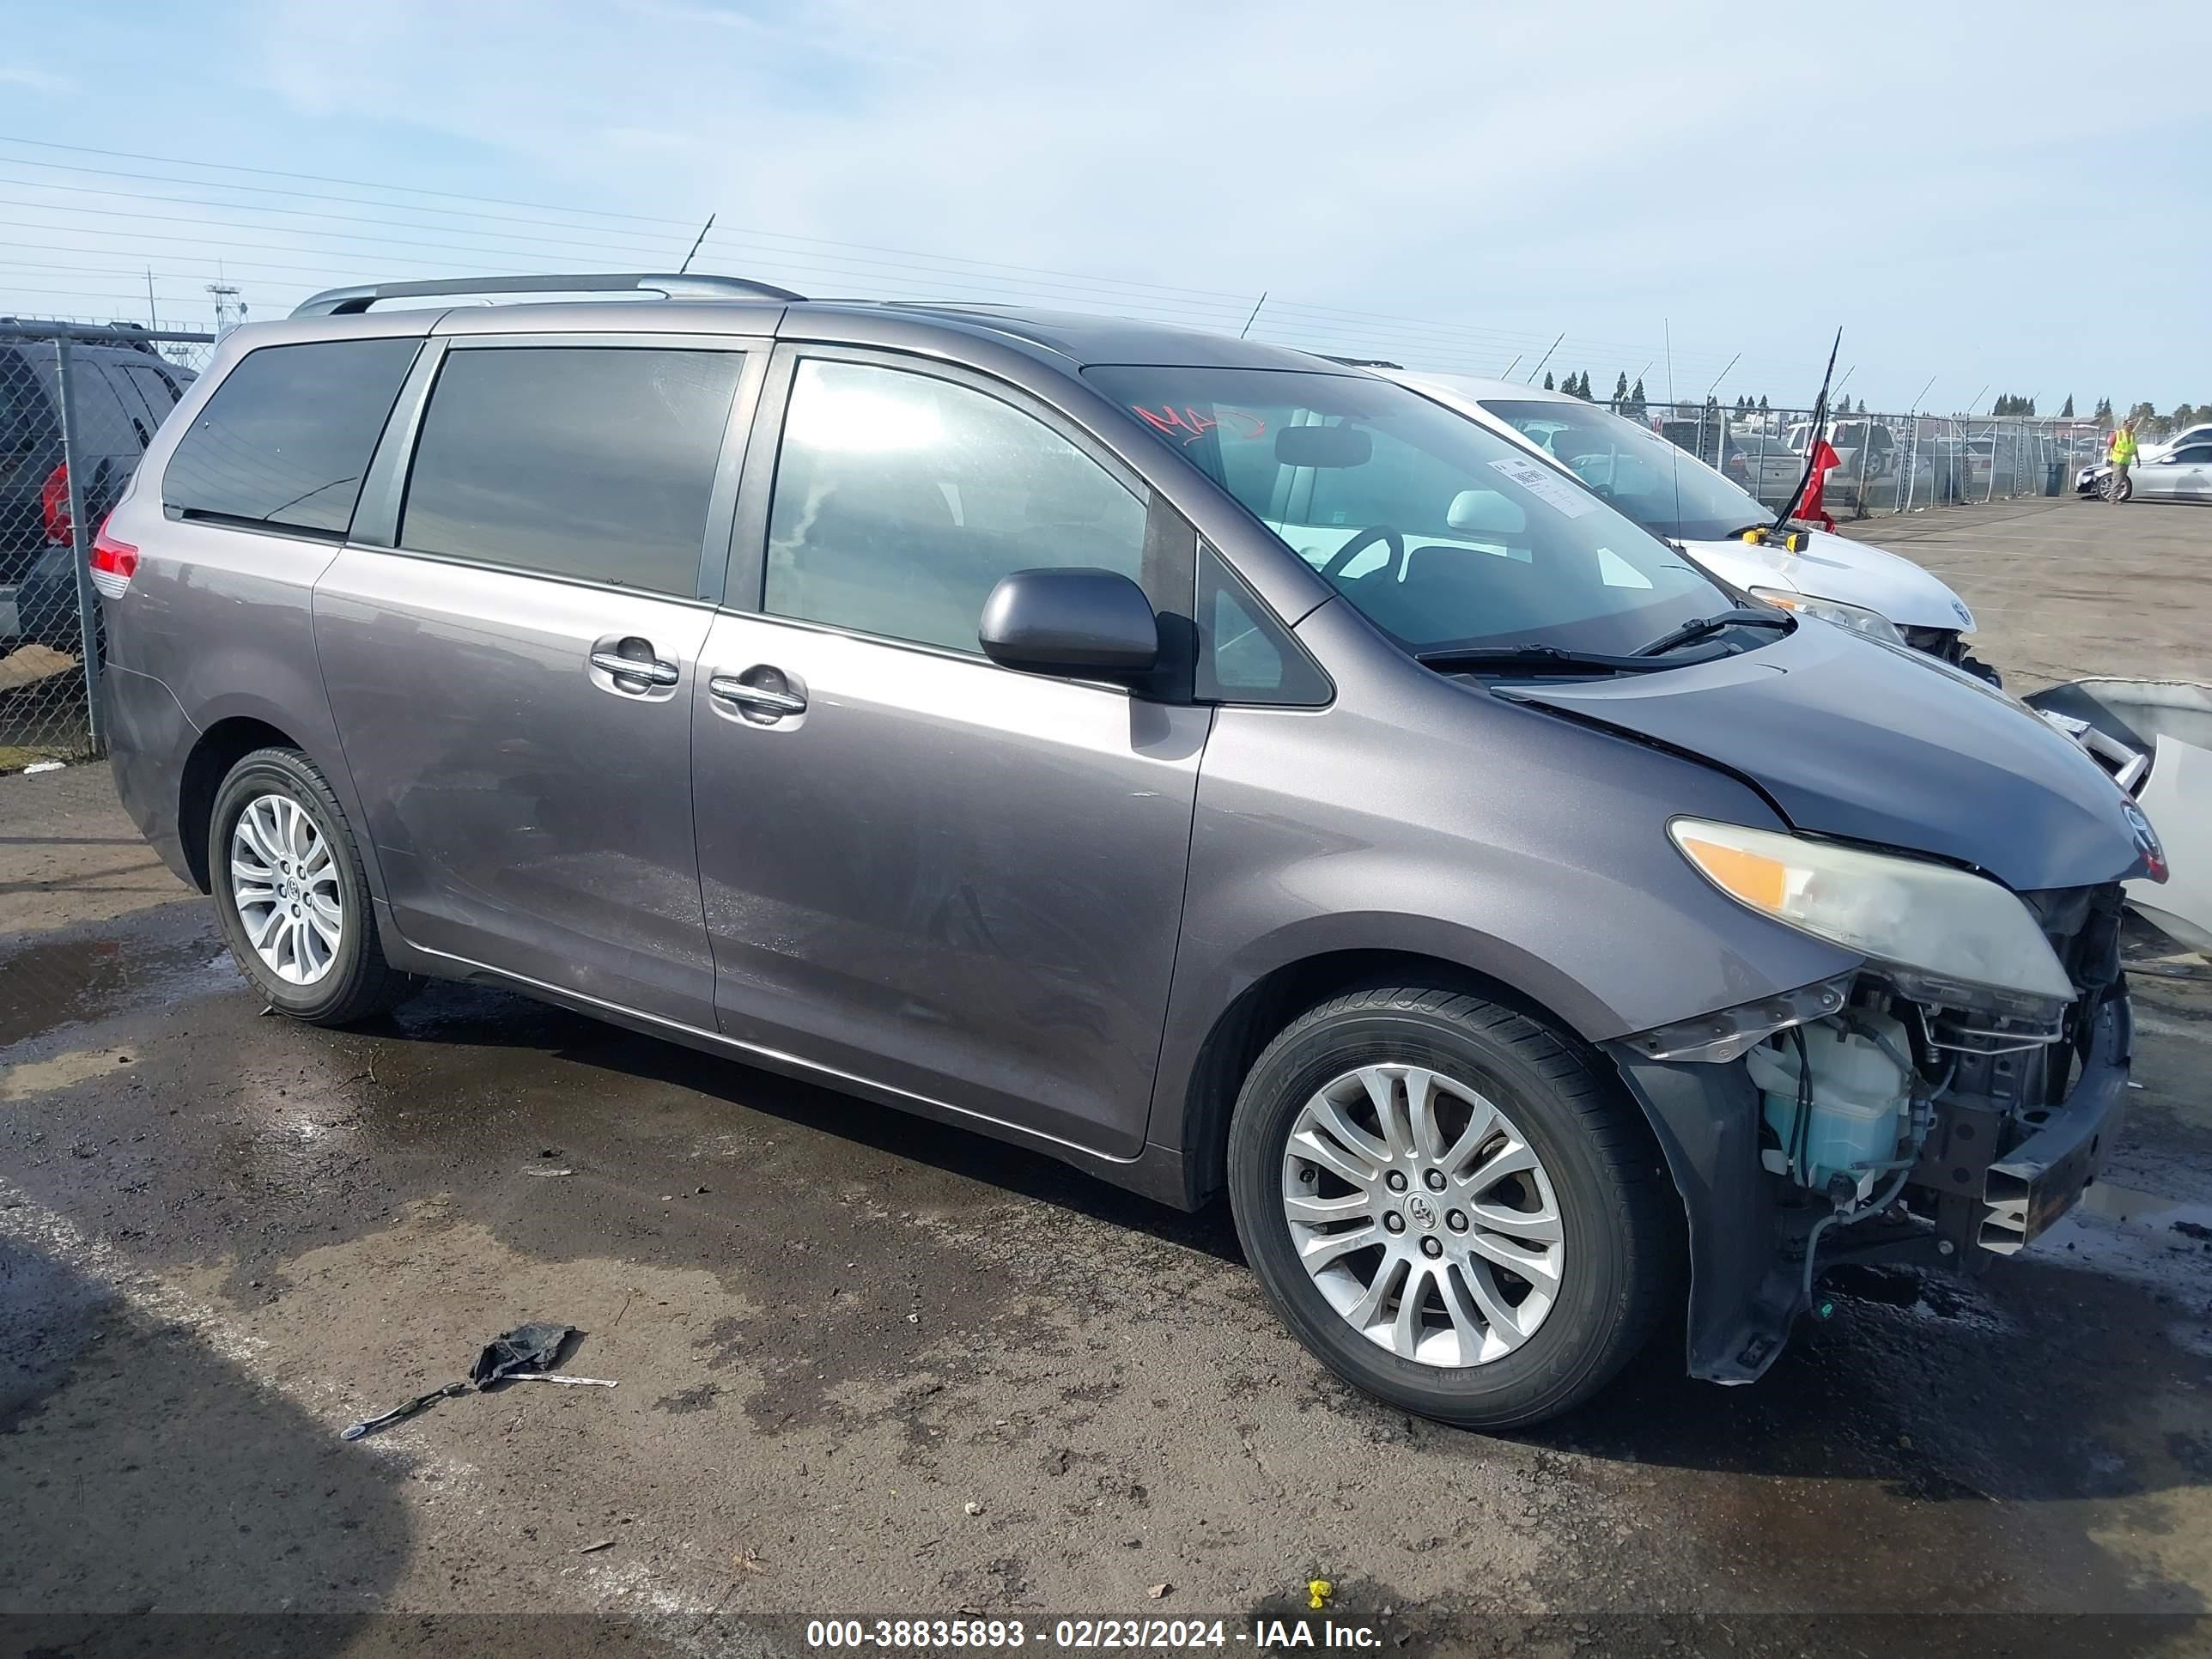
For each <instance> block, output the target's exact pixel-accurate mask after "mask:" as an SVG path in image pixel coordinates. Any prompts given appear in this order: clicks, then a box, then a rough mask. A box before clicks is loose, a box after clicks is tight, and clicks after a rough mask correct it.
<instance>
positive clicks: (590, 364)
mask: <svg viewBox="0 0 2212 1659" xmlns="http://www.w3.org/2000/svg"><path fill="white" fill-rule="evenodd" d="M743 368H744V356H743V355H742V354H741V353H738V352H735V351H689V350H664V349H660V348H658V347H642V346H639V347H629V346H498V347H490V348H475V349H471V348H458V347H457V348H456V349H453V350H452V351H451V352H449V353H448V354H447V357H446V362H445V366H444V367H443V368H441V369H440V370H439V371H438V384H437V386H435V388H434V389H433V390H432V392H431V393H430V405H429V408H428V410H426V411H425V413H424V415H423V416H422V438H421V440H420V441H419V442H418V443H417V444H416V450H415V465H414V468H413V471H411V472H410V474H409V475H408V483H407V503H406V507H405V510H404V513H403V514H402V516H401V518H400V521H399V544H400V546H402V547H403V548H406V549H409V550H412V551H416V552H422V553H441V554H445V555H447V556H449V557H453V558H457V559H469V560H472V561H476V562H481V563H484V564H496V565H510V566H513V567H514V568H517V569H522V570H532V571H542V572H544V573H545V574H549V575H556V576H573V577H579V578H581V579H583V580H588V581H599V582H611V583H614V584H617V585H619V586H624V587H641V588H646V589H649V590H650V591H652V592H656V593H668V594H674V595H677V596H678V597H681V598H684V599H695V598H696V597H697V596H698V592H699V560H700V554H701V550H702V544H703V543H704V542H705V540H706V533H707V503H708V497H709V496H710V495H712V494H713V493H714V468H715V463H716V461H717V459H718V458H719V457H720V453H721V447H722V429H723V428H724V427H725V426H726V425H727V424H728V423H729V418H730V406H731V404H732V401H733V400H734V399H735V398H736V395H737V389H738V374H739V372H740V371H741V370H742V369H743Z"/></svg>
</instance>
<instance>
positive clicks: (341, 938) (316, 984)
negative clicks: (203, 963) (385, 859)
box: [208, 749, 410, 1025]
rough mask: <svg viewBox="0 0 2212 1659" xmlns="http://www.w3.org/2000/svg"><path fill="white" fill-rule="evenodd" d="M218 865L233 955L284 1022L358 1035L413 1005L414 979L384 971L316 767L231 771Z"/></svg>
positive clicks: (214, 868)
mask: <svg viewBox="0 0 2212 1659" xmlns="http://www.w3.org/2000/svg"><path fill="white" fill-rule="evenodd" d="M208 863H209V866H210V868H209V874H210V878H211V881H210V885H211V886H212V888H213V889H214V893H215V902H216V915H217V916H218V917H219V919H220V920H221V922H222V933H223V938H224V939H225V940H226V941H227V942H228V945H230V953H231V955H232V956H233V957H234V958H235V959H236V960H237V963H238V965H239V967H240V969H241V970H242V971H243V972H244V973H245V975H246V978H247V979H249V980H251V981H252V982H253V987H254V989H255V990H256V991H258V992H259V993H260V994H261V995H262V996H263V997H264V999H265V1000H267V1001H268V1004H269V1006H270V1007H271V1008H274V1009H276V1011H277V1012H279V1013H285V1014H289V1015H291V1016H292V1017H293V1018H295V1019H301V1020H306V1021H307V1022H308V1023H309V1024H315V1025H347V1024H353V1023H354V1022H355V1021H357V1020H362V1019H366V1018H368V1017H369V1016H370V1015H371V1014H375V1013H380V1012H383V1011H384V1010H386V1009H387V1008H389V1007H390V1006H392V1004H393V1003H395V1002H397V1001H398V1000H399V999H400V998H401V997H402V996H403V995H404V994H406V992H407V990H408V988H409V987H410V981H409V979H408V977H407V976H406V975H404V974H401V973H398V972H397V971H395V970H394V969H392V968H391V967H390V966H389V965H388V964H387V963H386V962H385V960H384V950H383V946H382V943H381V941H380V939H378V937H377V932H376V916H375V913H374V909H373V908H372V907H371V905H370V902H369V892H368V875H367V873H366V872H364V871H363V870H362V862H361V852H360V849H359V848H357V847H356V845H355V844H354V838H353V831H352V829H351V827H350V826H349V824H348V823H346V817H345V812H344V810H343V808H342V807H340V806H339V805H338V802H337V796H336V795H334V794H332V793H331V786H330V784H329V782H328V781H326V780H325V778H324V776H323V775H322V773H321V771H320V770H319V769H317V767H316V766H315V763H313V761H311V760H309V759H308V758H307V757H306V756H304V755H302V754H301V753H299V752H298V751H297V750H291V749H257V750H254V751H253V753H252V754H250V755H248V756H246V758H245V759H243V760H241V761H240V762H239V763H238V764H237V765H235V766H234V767H233V768H231V769H230V775H229V776H228V777H226V778H225V779H224V780H223V781H222V788H221V789H219V790H217V791H216V798H215V810H214V812H213V814H212V815H211V817H210V822H209V825H208Z"/></svg>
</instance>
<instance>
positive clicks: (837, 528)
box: [763, 359, 1146, 652]
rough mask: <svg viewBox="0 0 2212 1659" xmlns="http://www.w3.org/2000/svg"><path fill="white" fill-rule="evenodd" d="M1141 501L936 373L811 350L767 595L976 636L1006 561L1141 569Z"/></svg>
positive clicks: (781, 490)
mask: <svg viewBox="0 0 2212 1659" xmlns="http://www.w3.org/2000/svg"><path fill="white" fill-rule="evenodd" d="M1145 512H1146V508H1145V503H1144V502H1143V501H1139V500H1138V498H1137V497H1136V496H1135V495H1132V494H1131V493H1130V492H1129V491H1128V490H1127V489H1125V488H1124V487H1123V486H1122V485H1121V483H1120V482H1118V481H1117V480H1116V479H1115V477H1113V476H1112V475H1111V474H1110V473H1109V472H1108V471H1106V470H1105V468H1103V466H1101V465H1098V463H1097V462H1096V461H1094V460H1092V459H1091V458H1090V457H1089V456H1087V455H1085V453H1083V452H1082V451H1081V450H1080V449H1079V448H1077V447H1076V446H1075V445H1074V444H1073V443H1072V442H1070V441H1068V440H1067V439H1066V438H1064V437H1062V436H1061V435H1060V434H1059V433H1057V432H1055V431H1054V430H1053V429H1052V428H1050V427H1048V426H1046V425H1045V424H1044V423H1043V422H1041V421H1038V420H1036V418H1034V417H1033V416H1029V415H1026V414H1024V413H1023V412H1022V411H1021V410H1018V409H1016V408H1014V407H1013V406H1012V404H1007V403H1005V402H1002V401H1001V400H1000V399H999V398H994V397H992V396H990V395H988V394H987V393H985V392H977V391H975V390H973V389H971V388H969V387H967V386H958V385H956V384H954V383H953V382H951V381H950V380H939V379H937V378H935V377H934V376H932V375H927V374H911V373H908V372H906V371H904V370H901V369H893V368H878V367H875V366H874V365H872V364H866V363H848V362H825V361H821V360H816V359H808V360H805V361H803V362H800V363H799V367H798V371H797V373H796V375H795V376H794V379H793V385H792V390H791V400H790V408H789V412H788V413H787V415H786V416H785V419H784V433H783V448H782V452H781V455H780V457H779V459H778V461H777V465H776V478H775V501H774V503H773V506H772V507H771V509H770V513H769V549H768V574H767V581H766V586H765V591H764V594H763V608H764V609H765V610H767V611H769V612H770V613H772V614H774V615H776V616H782V617H797V618H799V619H801V620H804V621H807V622H818V623H832V624H834V625H836V626H837V627H841V628H851V629H858V630H860V631H861V632H863V633H868V634H880V635H885V636H887V637H889V638H891V639H897V640H911V641H917V642H919V643H921V644H924V645H935V646H941V647H945V648H946V649H948V650H954V651H969V652H972V651H975V649H976V643H975V629H976V626H977V624H978V623H980V622H981V618H982V614H983V602H984V601H985V600H986V599H988V598H989V597H990V593H991V589H992V588H993V587H994V586H997V584H998V581H999V579H1000V577H1002V576H1005V575H1006V574H1009V573H1011V572H1012V571H1016V570H1027V569H1036V568H1043V567H1070V566H1073V567H1089V568H1097V569H1103V570H1112V571H1115V572H1118V573H1119V574H1122V575H1125V576H1127V577H1129V578H1130V579H1131V580H1138V581H1141V580H1143V579H1144V553H1145Z"/></svg>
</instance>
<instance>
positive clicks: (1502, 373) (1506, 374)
mask: <svg viewBox="0 0 2212 1659" xmlns="http://www.w3.org/2000/svg"><path fill="white" fill-rule="evenodd" d="M1525 356H1528V353H1527V352H1525V351H1516V352H1515V353H1514V354H1513V363H1517V362H1520V361H1521V360H1522V358H1523V357H1525ZM1513 363H1508V364H1506V365H1505V367H1504V368H1501V369H1499V370H1498V379H1499V380H1511V379H1512V378H1513Z"/></svg>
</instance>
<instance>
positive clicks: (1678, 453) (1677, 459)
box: [1659, 317, 1720, 536]
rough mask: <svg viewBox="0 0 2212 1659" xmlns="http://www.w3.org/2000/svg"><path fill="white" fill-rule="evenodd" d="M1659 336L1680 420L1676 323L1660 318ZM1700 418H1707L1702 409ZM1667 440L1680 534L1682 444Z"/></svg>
mask: <svg viewBox="0 0 2212 1659" xmlns="http://www.w3.org/2000/svg"><path fill="white" fill-rule="evenodd" d="M1659 337H1660V340H1661V341H1662V343H1663V344H1664V345H1665V347H1666V354H1667V406H1668V408H1670V409H1672V410H1674V418H1675V419H1676V420H1678V421H1679V420H1680V419H1681V418H1682V409H1681V405H1680V404H1677V403H1676V402H1675V401H1674V324H1673V322H1672V321H1671V320H1669V319H1667V318H1665V317H1662V318H1661V319H1659ZM1713 384H1714V385H1715V386H1718V385H1719V384H1720V382H1719V381H1718V380H1715V381H1714V382H1713ZM1698 418H1699V419H1700V420H1703V419H1704V418H1705V416H1704V414H1703V413H1702V411H1701V412H1700V413H1699V417H1698ZM1668 444H1669V445H1671V446H1672V447H1673V448H1674V460H1673V462H1672V464H1671V465H1669V466H1668V469H1667V471H1668V476H1669V477H1671V478H1672V479H1673V480H1674V533H1675V534H1676V535H1678V536H1679V535H1680V534H1681V532H1682V446H1681V445H1680V444H1678V443H1675V442H1674V440H1673V439H1672V438H1669V439H1668Z"/></svg>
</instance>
